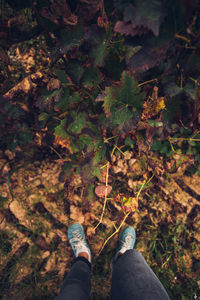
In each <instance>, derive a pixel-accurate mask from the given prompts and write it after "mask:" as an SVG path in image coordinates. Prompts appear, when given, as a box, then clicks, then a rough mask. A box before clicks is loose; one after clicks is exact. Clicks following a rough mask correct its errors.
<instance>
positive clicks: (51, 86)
mask: <svg viewBox="0 0 200 300" xmlns="http://www.w3.org/2000/svg"><path fill="white" fill-rule="evenodd" d="M60 85H61V84H60V80H58V79H57V78H51V79H50V80H49V82H48V84H47V89H48V90H49V91H53V90H56V89H57V90H59V89H60Z"/></svg>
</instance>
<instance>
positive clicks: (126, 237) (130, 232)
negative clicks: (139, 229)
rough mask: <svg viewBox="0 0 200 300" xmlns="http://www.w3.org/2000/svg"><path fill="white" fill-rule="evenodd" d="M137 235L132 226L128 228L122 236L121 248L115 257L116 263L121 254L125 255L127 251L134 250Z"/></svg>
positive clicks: (120, 240)
mask: <svg viewBox="0 0 200 300" xmlns="http://www.w3.org/2000/svg"><path fill="white" fill-rule="evenodd" d="M135 240H136V234H135V229H134V228H133V227H131V226H128V227H126V228H125V229H124V230H123V231H122V233H121V236H120V239H119V247H118V249H117V252H116V254H115V257H114V261H115V260H116V259H117V257H118V255H119V254H123V253H125V252H126V251H127V250H130V249H133V248H134V245H135Z"/></svg>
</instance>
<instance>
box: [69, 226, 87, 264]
mask: <svg viewBox="0 0 200 300" xmlns="http://www.w3.org/2000/svg"><path fill="white" fill-rule="evenodd" d="M68 239H69V243H70V245H71V247H72V250H73V252H74V255H75V257H78V255H79V253H81V252H86V253H87V254H88V256H89V258H88V260H89V262H91V251H90V248H89V246H88V243H87V241H86V238H85V233H84V230H83V227H82V226H81V224H79V223H74V224H72V225H71V226H69V228H68Z"/></svg>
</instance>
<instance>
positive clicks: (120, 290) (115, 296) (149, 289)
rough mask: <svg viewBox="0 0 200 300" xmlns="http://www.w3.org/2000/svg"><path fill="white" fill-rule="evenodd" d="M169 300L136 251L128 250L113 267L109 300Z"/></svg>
mask: <svg viewBox="0 0 200 300" xmlns="http://www.w3.org/2000/svg"><path fill="white" fill-rule="evenodd" d="M122 299H123V300H169V299H170V298H169V296H168V295H167V292H166V291H165V289H164V287H163V285H162V284H161V282H160V281H159V279H158V278H157V277H156V275H155V274H154V272H153V271H152V270H151V268H150V267H149V266H148V264H147V263H146V261H145V259H144V257H143V256H142V255H141V253H140V252H138V251H137V250H128V251H126V252H125V253H124V254H122V255H121V256H119V257H118V259H117V261H116V263H115V264H114V266H113V275H112V286H111V300H122Z"/></svg>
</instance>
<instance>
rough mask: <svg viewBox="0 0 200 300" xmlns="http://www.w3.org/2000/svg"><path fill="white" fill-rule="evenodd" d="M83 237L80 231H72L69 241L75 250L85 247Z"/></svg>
mask: <svg viewBox="0 0 200 300" xmlns="http://www.w3.org/2000/svg"><path fill="white" fill-rule="evenodd" d="M84 241H85V240H84V238H83V236H82V235H81V233H80V231H74V232H73V233H72V238H71V243H72V247H73V248H74V249H76V250H80V249H82V248H83V247H85V246H86V245H85V243H84Z"/></svg>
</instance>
